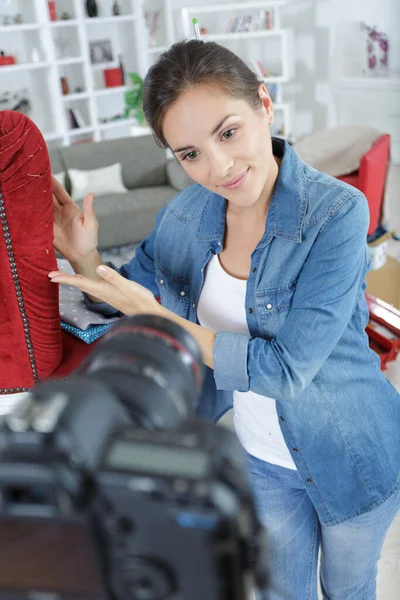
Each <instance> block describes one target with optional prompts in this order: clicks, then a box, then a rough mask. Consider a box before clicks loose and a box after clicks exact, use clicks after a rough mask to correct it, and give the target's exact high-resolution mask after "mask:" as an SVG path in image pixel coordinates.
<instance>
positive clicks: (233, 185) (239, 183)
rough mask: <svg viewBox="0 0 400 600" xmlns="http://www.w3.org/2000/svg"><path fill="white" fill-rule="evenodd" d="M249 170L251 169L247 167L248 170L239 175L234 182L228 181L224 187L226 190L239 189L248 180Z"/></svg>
mask: <svg viewBox="0 0 400 600" xmlns="http://www.w3.org/2000/svg"><path fill="white" fill-rule="evenodd" d="M248 172H249V169H246V171H245V172H244V173H242V175H240V176H239V179H236V180H234V181H233V182H232V183H227V184H225V185H223V186H222V187H223V188H224V189H226V190H238V189H239V188H241V187H242V185H243V184H244V182H245V181H246V179H247V174H248Z"/></svg>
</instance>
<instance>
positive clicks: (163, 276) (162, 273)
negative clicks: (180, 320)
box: [156, 267, 190, 318]
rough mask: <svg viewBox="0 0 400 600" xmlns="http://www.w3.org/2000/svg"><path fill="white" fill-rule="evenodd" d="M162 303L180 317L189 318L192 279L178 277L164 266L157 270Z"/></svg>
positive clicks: (157, 281)
mask: <svg viewBox="0 0 400 600" xmlns="http://www.w3.org/2000/svg"><path fill="white" fill-rule="evenodd" d="M156 283H157V285H158V289H159V290H160V296H161V305H162V306H164V307H165V308H168V310H171V311H172V312H174V313H175V314H176V315H179V316H180V317H184V318H187V316H188V312H189V300H190V280H189V279H184V278H182V277H176V276H175V275H173V274H172V273H171V272H170V271H168V270H167V269H165V268H164V267H160V268H159V269H157V270H156Z"/></svg>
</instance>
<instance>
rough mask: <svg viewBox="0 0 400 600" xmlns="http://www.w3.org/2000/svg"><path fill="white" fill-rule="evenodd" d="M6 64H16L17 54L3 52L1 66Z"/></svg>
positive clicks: (0, 58) (0, 57) (0, 59)
mask: <svg viewBox="0 0 400 600" xmlns="http://www.w3.org/2000/svg"><path fill="white" fill-rule="evenodd" d="M4 65H15V56H11V55H10V54H9V55H7V54H1V55H0V67H2V66H4Z"/></svg>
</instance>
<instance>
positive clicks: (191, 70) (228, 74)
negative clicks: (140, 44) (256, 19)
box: [143, 40, 261, 148]
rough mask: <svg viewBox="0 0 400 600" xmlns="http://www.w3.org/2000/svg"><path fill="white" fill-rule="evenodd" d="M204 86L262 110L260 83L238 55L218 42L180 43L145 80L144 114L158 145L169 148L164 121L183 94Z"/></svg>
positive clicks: (163, 57)
mask: <svg viewBox="0 0 400 600" xmlns="http://www.w3.org/2000/svg"><path fill="white" fill-rule="evenodd" d="M198 84H203V85H210V86H217V87H219V88H221V89H222V90H223V91H224V92H226V93H227V94H228V95H230V96H231V97H233V98H238V99H243V100H246V101H247V102H248V104H249V105H250V106H251V107H253V108H254V109H256V108H260V107H261V100H260V97H259V95H258V88H259V86H260V81H259V80H258V78H257V76H256V75H255V73H253V71H252V70H251V69H249V67H248V66H247V65H246V63H244V62H243V61H242V59H241V58H239V57H238V56H237V55H236V54H234V53H233V52H231V51H230V50H228V49H227V48H225V47H224V46H220V45H219V44H216V43H215V42H203V41H201V40H189V41H186V40H185V41H181V42H177V43H176V44H174V45H173V46H171V48H170V49H169V50H167V51H166V52H164V53H163V54H161V56H160V57H159V59H158V60H157V62H156V63H155V64H154V65H153V66H152V67H151V68H150V69H149V71H148V73H147V75H146V77H145V80H144V93H143V112H144V115H145V117H146V121H147V123H148V125H149V126H150V128H151V129H152V130H153V134H154V137H155V140H156V142H157V144H158V145H159V146H161V147H163V148H167V147H168V144H167V141H166V139H165V137H164V134H163V120H164V116H165V114H166V112H167V110H168V109H169V107H170V106H171V105H172V104H174V102H176V100H178V98H179V97H180V95H181V94H182V92H184V91H186V90H187V89H190V88H192V87H194V86H195V85H198Z"/></svg>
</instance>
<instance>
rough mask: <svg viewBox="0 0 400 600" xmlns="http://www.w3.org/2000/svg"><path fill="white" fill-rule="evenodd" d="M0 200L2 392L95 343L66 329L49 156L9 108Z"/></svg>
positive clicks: (0, 140) (2, 135) (0, 153)
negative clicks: (56, 275) (55, 274)
mask: <svg viewBox="0 0 400 600" xmlns="http://www.w3.org/2000/svg"><path fill="white" fill-rule="evenodd" d="M0 200H1V202H0V394H1V393H12V392H16V391H19V390H21V389H23V388H31V387H33V386H34V384H35V383H37V382H38V381H40V380H44V379H47V378H48V377H50V376H52V375H53V376H54V375H58V376H64V375H68V374H69V373H70V372H72V371H73V370H74V369H75V367H76V366H77V365H78V364H79V362H80V361H81V360H82V358H83V357H84V356H85V355H86V354H87V353H88V352H89V351H90V349H91V348H90V346H88V345H87V344H84V343H83V342H82V341H81V340H78V339H76V340H75V339H70V338H71V336H69V335H67V334H66V335H62V334H61V328H60V314H59V300H58V285H55V284H54V283H51V282H50V281H49V279H48V277H47V275H48V273H49V271H51V270H54V269H56V268H57V261H56V255H55V252H54V250H53V218H54V217H53V198H52V186H51V170H50V160H49V155H48V152H47V147H46V143H45V141H44V139H43V136H42V134H41V133H40V131H39V130H38V128H37V127H36V125H35V124H34V123H33V122H32V121H31V120H30V119H29V118H28V117H26V116H25V115H22V114H21V113H17V112H12V111H0ZM12 261H14V262H15V264H14V265H13V264H12ZM21 302H22V310H21ZM66 336H67V337H66ZM64 354H65V356H64Z"/></svg>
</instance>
